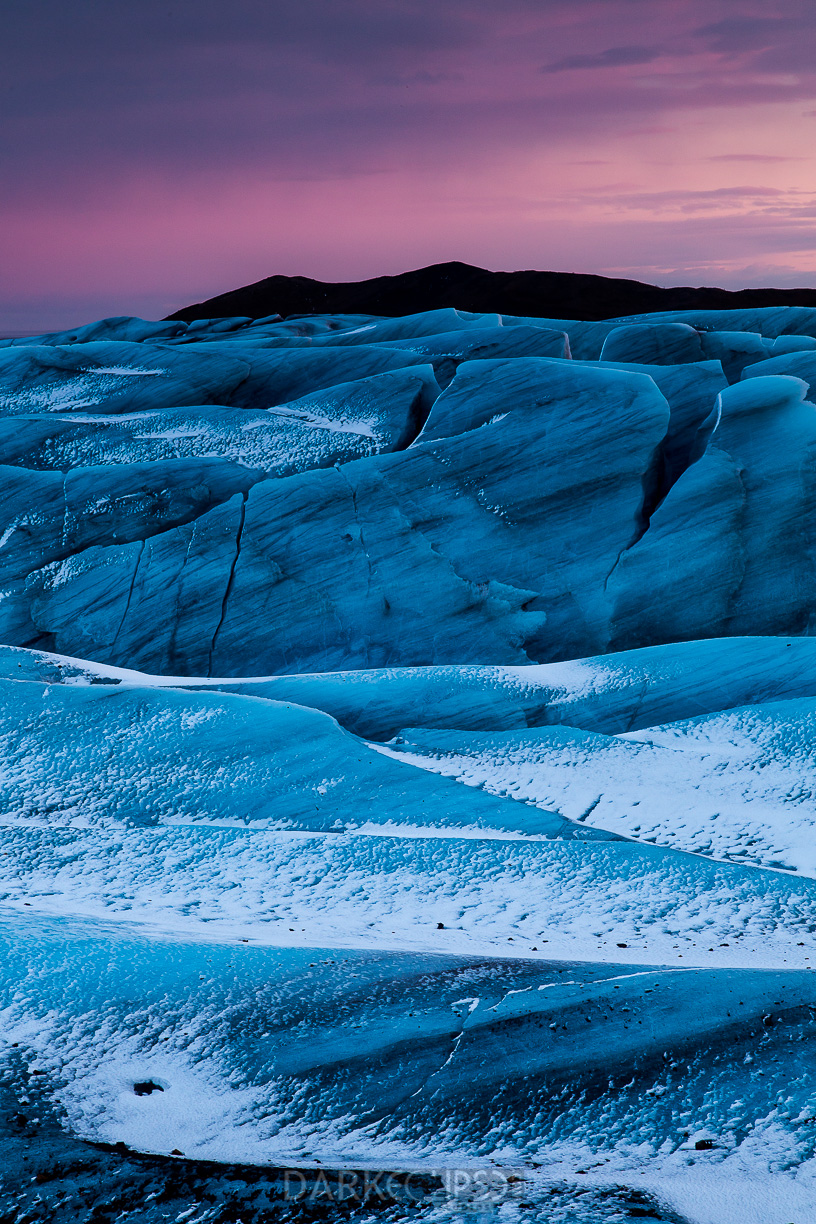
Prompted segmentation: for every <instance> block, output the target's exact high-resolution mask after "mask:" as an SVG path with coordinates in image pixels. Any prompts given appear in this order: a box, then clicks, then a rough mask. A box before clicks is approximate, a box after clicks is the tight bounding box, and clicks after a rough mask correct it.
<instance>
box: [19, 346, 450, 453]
mask: <svg viewBox="0 0 816 1224" xmlns="http://www.w3.org/2000/svg"><path fill="white" fill-rule="evenodd" d="M438 394H439V387H438V386H437V384H436V381H435V379H434V376H433V371H432V369H431V367H430V366H412V367H411V368H410V369H408V370H395V371H393V372H387V373H385V374H375V375H374V376H373V377H371V378H361V379H359V380H357V381H355V382H352V383H341V384H340V385H339V386H337V387H330V388H328V390H325V391H317V392H314V393H312V394H311V395H307V396H304V397H303V398H302V399H299V400H294V401H293V402H292V403H289V404H278V405H276V406H275V407H274V408H270V409H267V410H260V411H251V410H246V409H240V408H225V407H192V406H191V407H185V408H174V409H167V408H165V409H161V408H154V409H151V410H150V411H148V412H140V413H133V414H124V415H121V416H113V417H108V416H104V415H101V414H100V415H96V416H83V415H81V414H80V413H76V414H74V413H72V414H70V415H69V414H68V413H59V414H53V415H49V416H46V415H34V416H24V417H13V418H10V419H6V420H2V419H0V462H3V463H5V464H13V465H14V466H19V467H26V468H38V469H46V470H53V469H56V470H61V471H66V470H68V469H70V468H76V467H91V466H95V465H101V464H118V463H144V462H150V461H156V460H160V459H181V458H202V457H205V456H219V457H223V458H227V459H230V460H232V461H233V462H235V463H241V464H243V465H244V466H245V467H249V468H254V469H260V470H261V471H263V472H264V473H265V474H266V475H269V476H286V475H289V474H291V473H292V472H297V471H304V470H306V469H308V468H312V467H331V466H333V465H334V464H335V463H348V462H349V461H350V460H352V459H360V458H362V457H364V456H366V455H371V454H376V453H378V452H380V451H387V450H394V449H397V448H398V447H400V446H402V445H404V444H405V443H406V442H408V441H410V440H411V439H412V438H413V437H415V436H416V434H417V433H418V431H419V429H420V428H421V425H422V422H423V421H424V419H425V417H426V416H427V414H428V411H429V410H430V407H431V404H432V403H433V400H434V398H435V396H437V395H438Z"/></svg>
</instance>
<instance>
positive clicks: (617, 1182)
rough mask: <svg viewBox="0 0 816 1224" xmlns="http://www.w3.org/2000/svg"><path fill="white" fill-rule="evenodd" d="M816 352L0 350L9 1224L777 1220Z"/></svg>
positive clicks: (814, 605) (647, 347) (327, 325)
mask: <svg viewBox="0 0 816 1224" xmlns="http://www.w3.org/2000/svg"><path fill="white" fill-rule="evenodd" d="M814 333H816V312H814V311H809V310H799V309H790V308H780V309H776V308H773V309H770V310H759V311H757V310H746V311H734V312H727V311H726V312H722V311H711V312H700V311H694V312H676V313H673V314H670V315H658V316H654V315H647V316H641V317H639V318H631V319H615V320H602V321H599V322H581V321H574V320H557V319H546V318H535V317H530V318H521V317H512V316H500V315H498V314H494V315H475V314H469V313H468V312H464V311H457V310H453V309H444V310H439V311H429V312H425V313H423V314H420V315H410V316H405V317H403V318H399V319H384V318H376V317H373V316H370V315H332V316H328V315H327V316H309V317H304V318H289V319H286V320H282V319H280V318H279V317H278V316H271V317H269V318H266V319H261V320H251V319H247V318H224V319H216V320H198V321H196V322H194V323H192V324H184V323H177V322H172V323H171V322H167V321H164V322H158V323H152V322H150V321H145V320H139V319H131V318H115V319H107V320H101V321H99V322H97V323H91V324H88V325H87V326H84V327H79V328H75V329H72V330H69V331H66V332H62V333H54V334H52V335H49V336H41V337H34V338H30V339H29V340H25V341H14V342H11V341H9V342H3V344H2V345H0V465H2V466H0V481H2V489H3V494H4V496H3V500H2V506H3V511H2V521H0V745H1V746H2V747H0V781H1V782H2V785H1V786H0V944H2V948H0V1216H2V1217H3V1219H5V1218H6V1216H8V1218H9V1219H10V1220H11V1219H14V1220H18V1219H19V1220H22V1219H23V1218H25V1220H27V1221H29V1222H30V1224H40V1222H41V1221H42V1224H45V1221H49V1224H50V1221H51V1220H52V1219H57V1220H58V1219H60V1218H64V1219H65V1220H66V1222H67V1220H68V1219H71V1220H77V1221H82V1224H85V1221H86V1219H87V1220H88V1221H90V1220H92V1219H93V1220H98V1219H101V1218H108V1216H110V1217H111V1218H113V1216H114V1215H116V1216H117V1218H121V1219H123V1220H125V1221H126V1220H127V1219H129V1218H131V1214H132V1212H131V1207H132V1206H133V1204H136V1206H135V1207H133V1210H137V1211H138V1212H139V1213H140V1214H139V1217H138V1218H139V1219H144V1221H145V1224H170V1221H171V1220H172V1221H173V1224H177V1222H178V1221H179V1220H181V1221H184V1220H187V1219H191V1220H192V1219H195V1220H200V1222H201V1224H204V1221H205V1220H207V1221H210V1220H212V1221H213V1222H215V1221H216V1220H217V1219H220V1218H222V1216H223V1218H224V1219H226V1218H227V1215H229V1218H238V1217H239V1216H240V1218H241V1219H244V1220H245V1221H246V1224H260V1222H261V1220H262V1219H263V1218H264V1213H265V1212H266V1213H267V1215H268V1212H267V1206H265V1205H264V1204H267V1205H268V1204H269V1203H272V1204H273V1207H271V1208H270V1210H272V1211H273V1214H274V1212H278V1214H280V1211H279V1209H280V1208H281V1202H280V1197H279V1196H278V1198H275V1197H274V1195H272V1197H271V1198H270V1197H269V1195H270V1194H272V1191H271V1189H270V1187H271V1186H272V1185H273V1183H274V1184H277V1183H276V1182H275V1179H276V1178H277V1180H278V1181H280V1176H281V1174H280V1168H279V1169H278V1171H277V1172H276V1171H275V1169H271V1168H270V1166H281V1167H284V1168H285V1167H287V1166H289V1165H291V1164H292V1163H294V1164H295V1165H299V1166H302V1167H303V1168H304V1169H307V1170H310V1172H311V1173H312V1174H315V1173H316V1172H318V1171H320V1170H322V1169H327V1168H328V1169H329V1170H331V1167H332V1166H343V1168H346V1167H347V1166H348V1165H350V1164H351V1165H354V1166H355V1167H357V1166H365V1167H367V1168H374V1169H375V1170H376V1169H380V1170H383V1169H394V1168H397V1169H406V1168H410V1169H412V1170H414V1171H415V1172H416V1173H417V1176H421V1177H424V1178H426V1179H430V1180H431V1181H433V1178H434V1177H437V1178H438V1171H439V1170H440V1169H445V1168H446V1169H447V1170H448V1172H449V1173H450V1174H451V1177H452V1178H453V1181H454V1182H455V1180H456V1178H455V1176H454V1174H455V1172H456V1171H457V1170H459V1171H461V1170H462V1169H470V1170H478V1169H479V1168H487V1169H489V1170H494V1171H496V1170H498V1171H499V1172H500V1173H501V1175H502V1176H503V1177H505V1190H506V1192H507V1196H506V1198H505V1200H504V1201H503V1203H501V1204H498V1205H495V1206H494V1207H491V1208H490V1218H491V1219H492V1218H494V1216H495V1218H496V1219H501V1220H503V1221H505V1220H506V1221H509V1222H510V1224H541V1221H543V1220H548V1221H549V1220H552V1221H553V1224H562V1222H565V1221H566V1220H571V1221H572V1220H574V1221H577V1222H578V1224H601V1222H603V1224H607V1222H608V1224H612V1221H617V1220H622V1219H629V1218H634V1217H635V1216H637V1217H639V1218H641V1217H642V1218H646V1217H648V1218H652V1219H654V1220H656V1221H662V1222H663V1224H677V1222H678V1221H680V1220H682V1221H683V1222H684V1224H749V1222H755V1224H791V1221H793V1222H794V1224H803V1222H804V1221H806V1220H809V1219H810V1218H812V1217H813V1216H814V1212H816V1151H814V1144H816V1124H815V1123H814V1117H816V1109H815V1108H814V1073H815V1072H816V1067H814V1066H813V1054H812V1051H813V1048H814V1036H816V1034H814V1030H813V1018H814V1015H816V985H814V974H813V966H814V965H816V936H814V931H816V850H814V845H816V837H814V834H816V828H814V820H815V819H816V817H814V813H815V812H816V571H815V570H814V565H816V561H815V560H814V558H816V545H815V544H814V541H815V540H816V520H815V519H814V511H815V510H816V505H815V503H816V485H814V479H816V478H815V477H814V472H816V407H815V406H814V403H812V402H811V399H812V391H811V388H812V385H813V383H814V382H816V353H815V352H814V346H816V334H814ZM88 1140H92V1141H94V1142H96V1143H102V1144H108V1145H117V1144H119V1145H121V1146H120V1147H119V1148H116V1147H115V1146H113V1147H108V1148H104V1147H96V1148H93V1147H89V1146H87V1142H86V1141H88ZM140 1153H155V1154H157V1155H156V1156H155V1157H149V1158H147V1157H145V1156H144V1155H140ZM171 1153H175V1155H171ZM179 1153H181V1154H182V1155H181V1156H180V1155H179ZM174 1160H178V1161H179V1162H180V1163H179V1164H178V1165H175V1164H173V1163H172V1162H173V1161H174ZM140 1161H141V1162H142V1163H141V1164H140V1163H139V1162H140ZM207 1161H211V1162H255V1163H256V1164H257V1165H259V1166H263V1167H262V1168H260V1169H258V1170H256V1171H255V1172H253V1171H252V1170H251V1169H250V1170H249V1171H247V1170H248V1169H249V1166H248V1165H246V1164H244V1165H243V1166H241V1168H238V1167H237V1166H236V1165H235V1164H232V1165H229V1164H228V1165H224V1164H223V1163H222V1164H221V1165H218V1164H214V1163H210V1164H207V1163H195V1162H207ZM151 1162H152V1163H151ZM242 1169H243V1171H242ZM434 1170H436V1171H437V1172H436V1173H434ZM509 1171H512V1181H507V1180H506V1178H507V1176H509ZM334 1175H338V1176H339V1174H338V1173H337V1169H336V1168H335V1174H334ZM225 1178H226V1179H227V1180H225ZM146 1179H147V1180H146ZM150 1179H152V1180H150ZM242 1179H243V1180H242ZM253 1179H254V1180H253ZM238 1182H240V1184H241V1186H243V1189H242V1190H240V1194H239V1192H238V1191H237V1190H235V1186H237V1185H238ZM451 1184H453V1183H451ZM94 1186H95V1188H94ZM230 1187H232V1188H230ZM510 1187H513V1189H512V1191H511V1189H510ZM451 1194H452V1197H451ZM451 1194H449V1196H448V1198H447V1199H444V1200H442V1201H438V1200H434V1201H431V1200H429V1201H428V1202H427V1203H423V1204H422V1205H420V1206H417V1207H416V1209H415V1211H414V1213H413V1216H412V1218H415V1219H416V1220H417V1221H418V1224H438V1222H439V1221H441V1220H448V1219H451V1218H468V1219H471V1218H473V1219H476V1218H478V1219H480V1220H484V1219H485V1218H486V1217H485V1214H484V1212H482V1213H481V1214H479V1212H478V1211H477V1212H476V1214H475V1215H474V1214H473V1212H472V1211H471V1207H473V1204H472V1203H470V1201H469V1200H468V1203H467V1204H465V1202H464V1200H462V1199H461V1197H460V1198H457V1197H456V1194H455V1193H453V1192H451ZM236 1196H237V1197H236ZM203 1204H207V1206H203ZM222 1207H223V1212H226V1215H224V1214H223V1212H222ZM304 1210H305V1209H304ZM366 1211H367V1208H365V1207H362V1206H361V1207H360V1208H359V1210H358V1209H357V1208H356V1207H351V1208H349V1212H348V1213H346V1214H345V1215H344V1214H343V1212H342V1211H341V1210H340V1208H339V1207H337V1208H336V1209H335V1206H334V1205H331V1204H329V1205H327V1206H326V1210H325V1212H324V1217H325V1219H326V1220H327V1221H328V1222H329V1224H335V1222H336V1224H339V1221H340V1219H341V1218H343V1219H347V1220H353V1221H355V1222H356V1224H363V1222H364V1220H369V1219H370V1218H371V1216H370V1213H369V1214H368V1215H366ZM383 1211H384V1213H385V1214H384V1215H383V1218H384V1219H386V1218H387V1219H389V1220H397V1219H399V1218H401V1213H402V1214H404V1212H403V1208H402V1207H400V1206H398V1205H394V1204H391V1205H386V1206H385V1207H384V1208H383ZM60 1212H62V1216H60ZM219 1212H222V1214H221V1215H219V1214H218V1213H219ZM285 1212H289V1214H288V1215H286V1216H285V1218H287V1219H291V1221H292V1224H307V1219H311V1218H313V1217H312V1216H309V1215H308V1212H307V1214H306V1215H304V1214H303V1211H302V1210H301V1208H299V1207H297V1206H295V1207H285ZM338 1212H339V1214H338ZM106 1213H107V1214H106ZM196 1213H198V1214H196ZM468 1213H470V1214H468ZM284 1214H285V1213H284ZM134 1218H135V1217H134ZM270 1218H271V1217H270ZM276 1218H277V1216H276ZM281 1218H284V1217H283V1216H281ZM322 1218H323V1217H322Z"/></svg>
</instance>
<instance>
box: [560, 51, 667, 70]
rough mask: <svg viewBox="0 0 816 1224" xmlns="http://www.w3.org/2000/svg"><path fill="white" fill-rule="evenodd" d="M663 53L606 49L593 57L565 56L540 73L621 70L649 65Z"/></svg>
mask: <svg viewBox="0 0 816 1224" xmlns="http://www.w3.org/2000/svg"><path fill="white" fill-rule="evenodd" d="M663 54H664V52H663V51H660V50H659V49H657V48H654V47H608V48H607V50H606V51H599V52H598V53H597V54H595V55H566V56H564V58H563V59H560V60H556V61H555V62H554V63H552V64H545V65H544V66H543V67H542V69H541V71H542V72H574V71H577V70H579V69H585V68H621V67H627V66H628V65H630V64H651V63H652V62H653V61H654V60H656V59H659V58H660V56H661V55H663Z"/></svg>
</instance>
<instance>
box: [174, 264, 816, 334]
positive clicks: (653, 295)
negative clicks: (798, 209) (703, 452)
mask: <svg viewBox="0 0 816 1224" xmlns="http://www.w3.org/2000/svg"><path fill="white" fill-rule="evenodd" d="M443 306H454V307H456V308H458V309H459V310H468V311H473V312H477V313H478V312H483V311H485V312H487V311H490V312H492V311H498V312H499V313H500V314H515V315H532V316H536V317H539V318H553V319H556V318H557V319H585V320H593V319H611V318H617V317H618V316H619V315H631V314H646V313H650V312H653V311H663V310H737V309H741V308H747V307H754V308H756V307H761V306H814V307H816V289H739V290H735V291H732V290H728V289H717V288H709V287H701V288H694V287H692V286H688V285H682V286H676V287H672V288H669V289H663V288H660V287H659V286H658V285H647V284H644V283H642V282H641V281H635V280H624V279H619V278H616V277H608V276H590V275H586V274H584V273H578V272H536V271H524V272H490V271H488V270H487V269H485V268H476V267H473V266H472V265H470V264H465V263H458V262H455V261H454V262H451V263H441V264H432V265H431V266H430V267H427V268H417V269H415V270H414V271H412V272H402V273H400V274H399V275H398V276H376V277H374V278H373V279H371V280H363V281H339V282H331V281H317V280H311V279H310V278H309V277H308V276H268V277H266V279H265V280H260V281H256V282H255V283H254V284H252V285H245V286H244V287H243V288H241V289H233V290H231V291H230V292H229V293H220V294H218V296H217V297H213V298H209V299H208V300H207V301H206V302H197V303H195V304H194V305H192V306H185V307H184V308H183V309H182V310H177V311H176V312H175V314H172V315H168V318H169V319H182V320H184V321H186V322H190V321H192V320H193V319H214V318H228V317H234V316H245V317H248V318H251V319H261V318H265V317H266V316H267V315H272V314H279V315H281V316H282V317H283V318H286V317H287V316H289V315H303V314H372V315H386V316H397V315H406V314H414V313H416V312H418V311H422V310H435V309H438V308H439V307H443Z"/></svg>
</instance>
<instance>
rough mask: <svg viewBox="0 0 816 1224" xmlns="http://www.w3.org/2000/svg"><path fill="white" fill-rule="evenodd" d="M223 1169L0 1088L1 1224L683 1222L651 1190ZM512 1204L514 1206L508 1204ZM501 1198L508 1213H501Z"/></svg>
mask: <svg viewBox="0 0 816 1224" xmlns="http://www.w3.org/2000/svg"><path fill="white" fill-rule="evenodd" d="M302 1176H303V1177H304V1178H305V1184H304V1182H303V1181H301V1180H299V1178H298V1174H297V1173H296V1172H294V1171H292V1172H290V1173H289V1174H288V1175H287V1172H286V1170H284V1169H281V1168H276V1167H259V1166H256V1165H222V1164H216V1163H214V1162H211V1161H200V1160H187V1159H184V1158H183V1157H175V1158H174V1157H166V1156H148V1155H143V1154H141V1153H138V1152H132V1151H129V1150H128V1149H127V1148H125V1147H124V1145H120V1146H113V1147H109V1146H105V1145H102V1144H91V1143H83V1142H82V1141H80V1140H77V1139H75V1138H73V1137H72V1136H71V1135H70V1134H68V1133H67V1132H66V1131H65V1130H63V1129H62V1128H61V1126H60V1125H59V1120H58V1119H57V1118H56V1117H54V1116H53V1114H49V1109H48V1105H47V1103H46V1102H45V1101H44V1100H42V1099H41V1098H39V1097H38V1093H37V1089H36V1084H34V1083H29V1086H28V1090H27V1091H26V1093H25V1099H24V1100H21V1099H19V1097H15V1096H14V1095H13V1094H12V1093H11V1092H10V1091H9V1089H8V1087H3V1086H2V1085H0V1224H114V1222H116V1224H171V1222H173V1224H178V1222H182V1224H205V1222H206V1224H272V1222H273V1221H274V1222H275V1224H342V1222H345V1221H348V1222H349V1224H398V1222H401V1221H406V1222H410V1221H416V1224H420V1222H421V1224H432V1222H433V1224H437V1222H440V1224H441V1222H442V1221H447V1220H456V1221H457V1222H461V1224H471V1222H472V1224H488V1222H489V1221H493V1220H496V1221H498V1220H499V1219H503V1218H506V1214H505V1213H506V1211H507V1208H508V1206H509V1207H510V1210H511V1216H510V1218H511V1219H512V1220H513V1222H514V1224H562V1221H563V1224H567V1222H568V1221H569V1224H630V1222H632V1221H635V1220H641V1221H646V1222H647V1224H648V1222H649V1221H651V1222H652V1224H683V1221H682V1220H681V1219H680V1217H679V1216H677V1215H675V1214H674V1213H673V1212H671V1211H666V1210H665V1208H661V1207H660V1205H659V1204H658V1203H656V1202H655V1201H654V1200H653V1199H652V1198H651V1197H650V1196H649V1195H647V1194H644V1193H642V1192H640V1191H638V1190H632V1189H629V1188H627V1187H622V1186H621V1187H612V1188H610V1189H603V1190H598V1189H596V1188H593V1187H586V1188H583V1187H581V1186H580V1185H578V1186H576V1185H575V1184H574V1183H572V1184H566V1183H563V1184H554V1185H551V1186H547V1187H544V1188H541V1187H533V1186H532V1185H529V1184H528V1185H525V1184H523V1181H520V1182H519V1183H517V1184H516V1185H514V1186H513V1187H512V1188H511V1190H510V1192H509V1193H508V1194H507V1196H506V1197H504V1198H503V1197H502V1196H501V1195H499V1196H498V1197H497V1199H496V1201H490V1202H486V1201H485V1199H484V1197H483V1196H481V1194H477V1195H476V1196H473V1195H471V1197H470V1198H468V1195H467V1193H465V1194H460V1195H453V1194H451V1193H450V1192H449V1187H447V1186H446V1184H445V1182H444V1181H443V1180H442V1179H441V1178H439V1177H436V1176H432V1175H427V1176H422V1177H419V1176H417V1175H412V1177H411V1179H410V1186H409V1190H408V1191H407V1192H406V1191H405V1189H404V1185H403V1180H402V1178H401V1176H400V1175H395V1176H394V1177H391V1178H390V1179H389V1177H388V1174H387V1173H386V1174H383V1175H380V1177H379V1179H378V1178H377V1177H376V1175H373V1174H371V1175H369V1178H368V1183H367V1184H368V1190H367V1191H366V1190H365V1187H366V1181H365V1174H364V1173H362V1172H358V1173H357V1175H356V1184H357V1187H358V1188H362V1190H363V1193H360V1192H353V1191H349V1189H348V1187H349V1186H354V1184H355V1183H354V1177H355V1175H354V1173H353V1172H351V1171H345V1172H344V1173H343V1174H342V1180H341V1178H340V1174H339V1173H338V1171H337V1170H331V1169H326V1170H325V1174H324V1173H323V1171H322V1170H319V1169H317V1168H313V1169H309V1170H304V1173H303V1175H302ZM508 1200H509V1202H508ZM502 1203H503V1204H504V1211H503V1212H502V1214H500V1211H501V1209H502Z"/></svg>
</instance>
